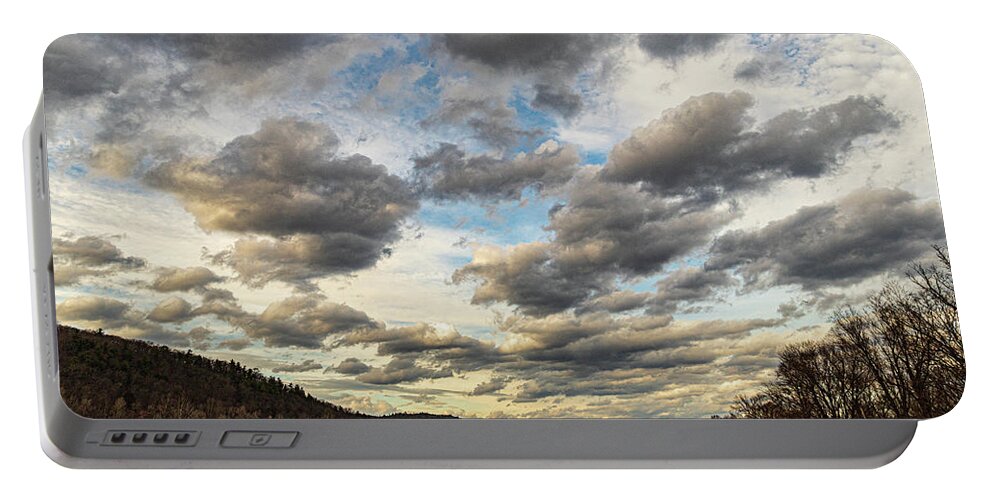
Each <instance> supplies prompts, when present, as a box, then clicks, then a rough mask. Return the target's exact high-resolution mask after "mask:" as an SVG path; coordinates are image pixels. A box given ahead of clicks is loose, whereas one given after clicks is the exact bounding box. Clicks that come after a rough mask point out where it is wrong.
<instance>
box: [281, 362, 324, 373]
mask: <svg viewBox="0 0 993 500" xmlns="http://www.w3.org/2000/svg"><path fill="white" fill-rule="evenodd" d="M321 368H324V366H323V365H321V364H320V363H318V362H316V361H314V360H312V359H307V360H304V361H303V362H302V363H289V364H285V365H279V366H277V367H275V368H273V369H272V372H273V373H301V372H311V371H315V370H320V369H321Z"/></svg>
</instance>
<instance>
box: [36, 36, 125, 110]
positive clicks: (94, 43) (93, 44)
mask: <svg viewBox="0 0 993 500" xmlns="http://www.w3.org/2000/svg"><path fill="white" fill-rule="evenodd" d="M107 44H110V45H113V46H115V48H116V45H117V44H116V42H114V41H113V39H99V38H94V37H79V36H73V37H63V38H60V39H58V40H56V41H55V42H53V43H52V44H51V46H49V48H48V50H47V51H46V52H45V58H44V60H43V63H44V64H43V67H44V78H45V91H46V101H50V102H52V103H54V102H55V101H61V100H63V99H72V98H81V97H88V96H92V95H103V94H115V93H117V92H118V91H120V89H121V87H122V85H123V84H124V83H125V82H126V81H127V80H128V79H129V78H130V77H131V75H132V74H133V73H135V72H136V70H137V69H138V68H136V67H135V64H134V61H132V58H131V57H128V54H127V52H125V51H117V50H107V49H106V48H105V47H106V45H107Z"/></svg>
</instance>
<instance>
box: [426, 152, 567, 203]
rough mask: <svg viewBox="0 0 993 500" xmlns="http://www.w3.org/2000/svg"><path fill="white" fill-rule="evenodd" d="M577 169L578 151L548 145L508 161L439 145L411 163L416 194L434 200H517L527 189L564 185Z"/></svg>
mask: <svg viewBox="0 0 993 500" xmlns="http://www.w3.org/2000/svg"><path fill="white" fill-rule="evenodd" d="M578 163H579V153H578V152H577V151H576V148H574V147H572V146H569V145H559V144H558V143H556V142H555V141H551V140H549V141H547V142H545V143H544V144H541V145H540V146H538V147H537V148H536V149H535V150H534V151H532V152H530V153H526V154H525V153H520V154H518V155H516V156H514V157H511V158H507V159H501V158H495V157H492V156H487V155H480V156H470V155H467V154H466V153H465V151H463V150H462V149H461V148H459V147H458V146H456V145H454V144H440V145H438V148H437V149H435V150H434V151H432V152H430V153H428V154H427V155H425V156H419V157H415V158H414V173H413V175H414V183H415V186H416V187H417V190H418V191H420V192H422V193H424V194H426V195H428V196H431V197H434V198H438V199H443V200H446V199H456V200H466V199H475V200H486V201H488V200H507V199H513V200H519V199H520V198H521V194H522V192H523V191H524V190H525V189H527V188H529V187H534V188H535V189H538V190H542V189H545V188H552V187H558V186H561V185H563V184H565V183H566V182H568V181H569V179H571V178H572V176H573V174H574V173H575V171H576V165H577V164H578Z"/></svg>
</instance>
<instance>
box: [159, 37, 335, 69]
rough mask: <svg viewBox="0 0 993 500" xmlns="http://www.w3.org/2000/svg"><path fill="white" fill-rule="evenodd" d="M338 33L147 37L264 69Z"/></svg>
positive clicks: (189, 53) (198, 55) (191, 53)
mask: <svg viewBox="0 0 993 500" xmlns="http://www.w3.org/2000/svg"><path fill="white" fill-rule="evenodd" d="M339 38H340V37H338V36H335V35H302V34H282V33H273V34H251V35H247V34H180V35H152V36H149V37H148V39H149V40H150V41H152V42H153V43H157V44H159V45H160V46H163V47H165V48H167V49H172V50H175V51H177V52H179V53H181V54H182V55H183V56H185V57H187V58H192V59H197V60H204V61H210V62H213V63H216V64H221V65H238V66H242V67H244V68H246V69H253V70H262V69H266V68H268V67H271V66H274V65H276V64H279V63H282V62H286V61H287V60H289V59H293V58H299V57H301V56H302V53H303V52H304V51H306V50H308V49H311V48H314V47H319V46H322V45H327V44H330V43H334V42H336V41H337V40H338V39H339Z"/></svg>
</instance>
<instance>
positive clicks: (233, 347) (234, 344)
mask: <svg viewBox="0 0 993 500" xmlns="http://www.w3.org/2000/svg"><path fill="white" fill-rule="evenodd" d="M250 345H252V340H251V339H247V338H244V337H242V338H234V339H227V340H222V341H221V342H219V343H218V344H217V347H219V348H221V349H227V350H229V351H240V350H242V349H245V348H246V347H248V346H250Z"/></svg>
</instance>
